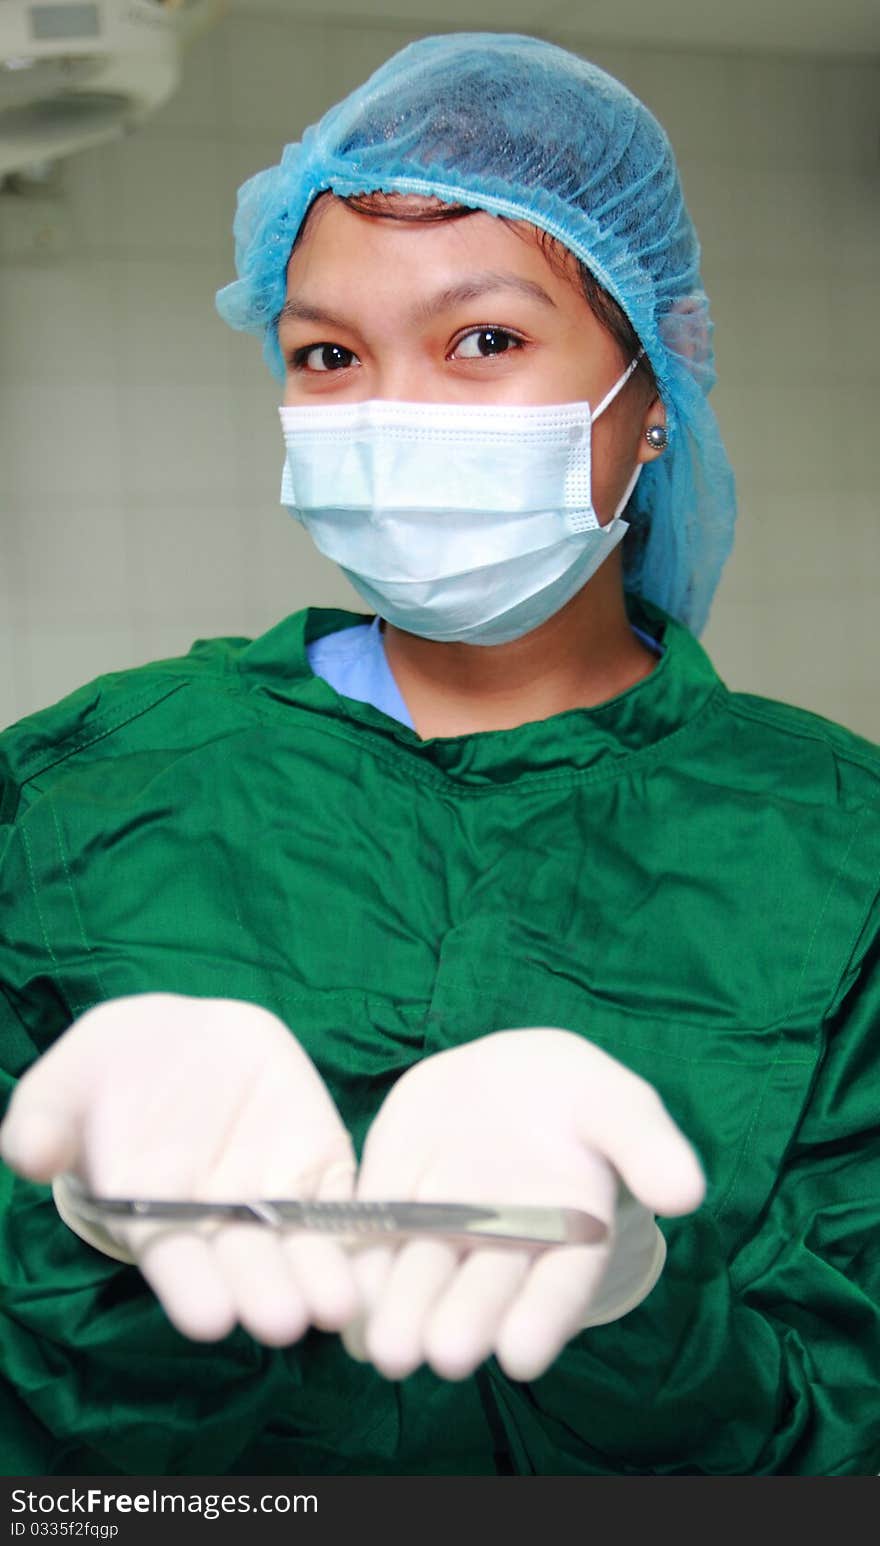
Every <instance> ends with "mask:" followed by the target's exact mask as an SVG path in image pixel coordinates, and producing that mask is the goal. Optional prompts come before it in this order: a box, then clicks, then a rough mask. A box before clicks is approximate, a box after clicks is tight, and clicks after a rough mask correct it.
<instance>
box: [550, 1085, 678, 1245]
mask: <svg viewBox="0 0 880 1546" xmlns="http://www.w3.org/2000/svg"><path fill="white" fill-rule="evenodd" d="M578 1115H579V1118H580V1120H579V1123H578V1131H579V1136H580V1138H581V1141H582V1142H584V1143H586V1144H588V1145H589V1147H590V1148H592V1149H598V1150H599V1152H600V1153H601V1154H603V1155H604V1156H605V1158H606V1159H608V1160H609V1161H610V1162H611V1164H612V1165H613V1166H614V1168H615V1170H617V1171H618V1172H619V1173H620V1175H621V1177H622V1178H623V1180H624V1182H625V1183H626V1185H627V1187H628V1188H629V1190H630V1192H631V1193H632V1195H633V1196H634V1197H635V1198H637V1199H638V1201H639V1202H641V1203H644V1205H645V1207H646V1208H650V1210H651V1212H652V1213H659V1214H663V1215H669V1216H672V1217H674V1216H676V1215H678V1214H682V1213H692V1212H693V1211H694V1209H695V1208H698V1207H699V1206H700V1204H701V1202H702V1201H703V1198H704V1197H705V1195H706V1178H705V1176H704V1174H703V1167H702V1165H701V1164H700V1161H699V1158H698V1157H697V1152H696V1150H695V1149H694V1147H693V1146H692V1144H690V1143H689V1142H688V1140H687V1139H686V1138H685V1136H684V1134H683V1133H682V1132H681V1130H680V1129H679V1128H678V1127H677V1126H676V1125H675V1123H674V1122H673V1120H672V1118H671V1116H670V1115H669V1112H668V1111H667V1110H666V1107H665V1106H664V1104H663V1102H662V1100H661V1099H660V1096H659V1095H658V1094H657V1092H656V1090H655V1089H654V1088H653V1087H652V1086H651V1085H650V1084H647V1083H645V1082H644V1081H643V1080H639V1081H638V1082H637V1083H636V1084H635V1085H634V1086H633V1087H630V1088H628V1089H627V1091H626V1099H625V1101H608V1102H606V1103H604V1104H603V1105H602V1106H601V1107H599V1108H598V1109H597V1106H596V1104H595V1103H594V1102H593V1101H592V1100H590V1101H589V1102H588V1109H587V1110H586V1111H581V1112H579V1113H578Z"/></svg>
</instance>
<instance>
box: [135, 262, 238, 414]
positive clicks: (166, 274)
mask: <svg viewBox="0 0 880 1546" xmlns="http://www.w3.org/2000/svg"><path fill="white" fill-rule="evenodd" d="M223 277H224V274H223V268H222V265H221V264H220V263H219V262H218V261H217V260H216V259H214V258H211V259H210V260H207V261H193V259H192V257H183V256H180V257H178V258H176V259H175V258H170V259H164V260H163V259H160V258H158V257H156V258H138V257H136V256H131V257H126V258H123V259H121V260H120V261H119V262H118V263H117V264H116V265H115V270H114V276H113V279H114V282H113V286H112V296H111V297H110V305H109V307H108V310H110V312H111V315H112V320H113V337H114V344H115V350H116V379H117V380H118V382H119V384H120V390H122V391H124V390H125V389H126V388H127V386H128V384H129V383H130V384H131V385H132V386H134V385H137V386H140V387H142V388H147V387H162V386H163V385H165V384H166V383H168V382H174V384H175V385H177V386H202V385H204V384H205V383H212V384H213V385H215V386H217V385H223V384H225V383H226V382H227V381H228V380H229V372H230V358H231V351H230V330H229V328H228V327H227V326H226V324H225V323H224V322H223V321H222V320H221V318H220V317H219V316H218V315H217V311H216V308H215V306H214V294H215V291H216V290H217V288H218V285H219V284H220V283H221V282H222V280H223Z"/></svg>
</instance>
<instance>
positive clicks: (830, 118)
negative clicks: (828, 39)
mask: <svg viewBox="0 0 880 1546" xmlns="http://www.w3.org/2000/svg"><path fill="white" fill-rule="evenodd" d="M878 101H880V64H878V61H877V59H876V58H874V59H869V58H865V59H863V60H855V59H847V60H842V59H828V60H826V61H825V62H824V66H823V70H822V103H821V107H822V110H823V111H824V114H825V122H826V126H827V134H828V139H829V142H831V143H833V144H834V145H835V146H836V147H837V151H838V155H839V159H840V164H841V165H842V166H850V167H862V168H865V169H868V170H876V166H877V103H878Z"/></svg>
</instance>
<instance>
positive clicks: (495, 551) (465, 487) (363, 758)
mask: <svg viewBox="0 0 880 1546" xmlns="http://www.w3.org/2000/svg"><path fill="white" fill-rule="evenodd" d="M236 235H237V262H238V270H239V279H238V280H237V281H236V283H234V284H233V285H231V286H229V287H227V289H226V290H224V291H221V293H220V296H219V305H220V310H221V312H222V314H223V315H224V316H225V317H226V319H227V320H229V321H231V322H232V323H233V325H236V326H239V327H247V328H251V329H252V330H254V331H257V332H259V333H262V334H264V336H265V344H266V351H267V357H268V359H269V362H270V364H272V366H273V368H274V369H275V370H276V373H277V374H278V375H279V376H280V377H281V378H282V379H283V380H284V383H285V386H284V407H283V408H282V412H281V418H282V428H283V431H284V437H285V443H286V451H287V455H286V460H285V474H284V482H283V488H282V499H283V502H284V503H285V504H286V505H287V506H288V508H289V509H290V510H291V512H292V514H294V516H295V517H296V518H297V519H299V520H300V521H301V522H302V523H303V525H304V526H305V527H306V529H307V530H308V531H309V532H310V533H311V535H312V536H313V537H314V539H315V541H316V542H317V544H318V546H319V547H320V549H321V550H322V551H323V552H324V553H326V554H328V555H329V556H330V557H331V558H333V559H334V560H335V561H336V562H337V563H339V564H340V565H341V567H342V568H343V570H344V572H345V573H346V574H347V575H348V576H349V578H350V579H351V581H352V583H353V584H354V585H355V587H356V588H357V589H358V590H359V591H360V593H361V594H362V595H363V596H364V598H365V600H367V602H368V603H369V607H370V612H371V614H375V616H374V617H373V620H372V621H370V620H369V619H367V620H365V619H364V617H363V616H361V615H360V614H355V613H346V612H340V611H333V610H320V609H315V608H309V609H306V610H305V611H304V612H300V613H297V614H294V616H292V617H290V618H287V619H285V620H284V621H283V622H282V623H280V624H279V625H278V627H277V628H275V629H273V630H272V631H271V632H270V633H269V634H267V635H265V636H264V637H263V638H262V639H259V640H257V641H255V642H253V643H251V642H248V641H242V640H214V641H210V642H201V643H200V644H198V645H197V646H195V647H194V649H193V651H192V652H191V654H190V655H189V656H187V657H186V658H185V659H181V660H177V661H170V662H168V661H166V662H160V663H157V664H155V665H151V666H147V667H143V668H141V669H140V670H137V671H131V672H123V673H118V674H116V675H115V676H111V677H106V678H102V679H101V680H100V681H99V682H98V683H96V684H93V685H92V686H90V687H87V688H84V689H82V690H81V691H80V692H79V693H78V694H74V695H73V696H72V697H71V698H69V699H66V700H65V701H64V702H63V703H62V704H60V705H58V706H57V707H55V708H54V709H50V710H47V711H45V712H44V713H42V714H37V715H35V716H32V717H31V718H30V719H29V720H25V721H23V722H22V723H21V724H20V725H17V726H13V727H12V728H11V729H10V730H9V731H8V732H7V733H6V735H5V737H4V738H3V742H2V748H3V754H4V758H5V767H4V780H5V782H4V805H3V816H4V819H5V820H6V823H7V826H6V828H5V839H4V841H5V847H4V850H3V864H2V876H3V886H4V893H5V896H6V897H7V898H8V903H7V914H6V916H7V918H8V920H9V921H8V924H7V925H6V926H5V928H4V943H3V946H2V948H0V982H2V985H3V988H4V999H3V1003H4V1006H5V1013H6V1026H5V1030H6V1041H7V1044H8V1050H7V1053H6V1057H5V1059H4V1064H5V1067H6V1068H7V1069H8V1071H9V1075H10V1080H11V1079H13V1078H15V1077H16V1076H19V1075H21V1074H26V1076H25V1078H24V1079H22V1081H21V1084H20V1087H19V1090H18V1092H17V1094H16V1097H15V1100H14V1101H13V1104H12V1109H11V1111H10V1113H9V1115H8V1117H7V1119H6V1122H5V1124H4V1128H3V1152H4V1156H5V1158H6V1159H7V1161H8V1162H9V1165H10V1166H11V1167H12V1169H13V1170H15V1171H16V1172H17V1173H18V1176H19V1177H20V1178H25V1179H17V1180H14V1181H13V1179H12V1176H11V1174H9V1173H7V1174H8V1179H9V1185H10V1188H11V1196H10V1202H9V1207H8V1210H7V1217H6V1231H5V1242H6V1245H5V1249H6V1265H5V1268H4V1272H5V1276H6V1278H7V1282H8V1284H9V1287H8V1296H7V1299H8V1313H7V1318H6V1321H5V1324H4V1331H3V1335H4V1338H5V1352H4V1357H5V1361H6V1365H7V1368H8V1370H9V1371H10V1373H11V1376H12V1380H11V1386H12V1387H14V1389H13V1390H11V1393H10V1398H9V1399H10V1401H11V1402H12V1403H13V1405H12V1412H11V1417H10V1426H9V1433H10V1435H12V1434H14V1438H10V1440H9V1441H8V1443H9V1444H10V1445H11V1446H12V1449H11V1451H8V1455H9V1458H10V1459H11V1461H12V1463H11V1465H10V1468H11V1469H15V1470H18V1471H20V1472H24V1473H27V1472H29V1471H34V1470H36V1471H39V1472H43V1473H46V1472H51V1471H53V1470H54V1471H58V1472H62V1471H63V1472H65V1473H67V1474H79V1473H81V1472H89V1471H96V1472H104V1473H106V1472H109V1471H113V1470H119V1471H122V1472H139V1473H141V1474H146V1473H159V1474H185V1473H187V1472H189V1473H196V1472H202V1473H208V1474H219V1473H226V1474H234V1473H236V1472H238V1473H240V1474H241V1473H252V1474H274V1473H285V1472H289V1473H297V1472H298V1473H311V1474H315V1473H320V1472H339V1473H357V1472H376V1471H385V1472H392V1473H403V1472H408V1471H409V1472H417V1473H422V1474H424V1473H430V1472H438V1473H444V1472H445V1473H453V1472H454V1473H458V1474H462V1473H466V1472H474V1473H478V1474H484V1473H492V1472H519V1473H530V1472H531V1473H535V1472H536V1473H540V1474H559V1473H566V1472H572V1473H583V1474H709V1475H720V1474H731V1473H732V1474H751V1475H756V1474H800V1475H816V1474H840V1475H845V1474H858V1473H860V1472H872V1473H873V1472H876V1471H877V1470H878V1468H880V1403H878V1400H877V1395H876V1391H877V1383H878V1382H877V1375H878V1367H880V1283H878V1266H877V1259H878V1252H877V1248H876V1245H875V1244H874V1222H875V1218H876V1202H875V1199H876V1196H877V1195H878V1184H880V1164H878V1142H877V1126H876V1117H875V1115H874V1105H873V1102H872V1099H871V1096H870V1085H869V1080H870V1071H871V1065H872V1059H871V1048H870V1042H869V1035H870V1030H871V1027H872V1025H873V1024H874V1023H876V1018H877V1009H878V1001H880V983H878V968H877V933H878V916H880V914H878V899H877V851H878V823H877V814H876V811H877V791H878V781H877V774H878V759H877V754H876V752H875V750H874V749H872V748H871V747H870V746H869V745H867V744H866V743H864V742H862V741H860V740H858V738H857V737H855V736H853V735H851V734H850V733H848V732H847V731H845V730H843V729H840V728H839V727H836V726H833V725H830V724H828V723H827V722H825V721H822V720H820V719H818V718H817V717H815V716H812V715H810V714H807V713H804V712H803V711H800V710H795V709H792V708H788V707H786V706H784V705H779V704H775V703H771V702H768V701H767V700H763V699H758V698H754V697H751V696H748V695H743V694H732V693H729V692H728V691H727V690H726V689H725V687H724V686H723V684H722V683H721V682H720V681H719V679H718V677H717V675H716V674H715V672H714V670H713V668H712V666H711V664H710V662H709V661H708V659H707V657H706V656H705V654H704V652H703V651H702V650H701V648H700V646H699V645H698V643H697V642H696V637H695V635H696V634H697V633H698V632H699V630H700V628H701V627H702V625H703V622H704V620H705V617H706V613H707V611H708V607H709V604H710V601H711V597H712V594H713V591H714V588H715V585H716V583H717V580H718V576H719V573H720V570H721V567H722V564H723V561H724V558H725V556H726V554H727V551H728V549H729V546H730V538H731V527H732V521H733V495H732V483H731V478H730V475H729V470H728V467H727V462H726V458H725V456H724V451H723V447H722V445H721V442H720V438H719V436H718V432H717V428H716V426H715V421H714V418H713V416H712V413H711V410H710V409H709V407H708V405H707V402H706V392H707V391H708V388H709V386H710V385H711V382H712V365H711V351H710V344H709V323H708V313H707V306H706V300H705V296H704V295H703V293H702V290H701V288H700V284H699V275H698V249H697V244H696V238H695V236H694V233H693V229H692V226H691V224H690V221H689V218H688V216H687V213H686V210H685V208H684V205H683V202H682V199H681V193H680V189H679V185H678V180H677V176H676V172H675V167H674V162H673V159H672V155H671V151H670V150H669V147H668V143H667V142H666V140H665V137H664V136H663V134H662V131H661V130H660V129H659V127H658V126H657V125H656V123H655V122H654V120H653V119H652V118H651V117H650V115H649V114H648V113H647V112H646V111H645V109H644V108H643V107H642V106H641V105H640V104H639V103H637V102H636V101H635V99H634V98H633V97H632V96H631V95H630V94H629V93H628V92H627V91H626V90H625V89H624V88H623V87H621V86H620V85H619V84H618V83H617V82H614V81H612V80H611V79H610V78H609V77H607V76H606V75H604V74H603V73H602V72H601V71H598V70H596V69H595V68H593V67H592V66H590V65H588V64H586V63H585V62H584V61H582V60H580V59H578V58H576V57H575V56H573V55H571V54H568V53H566V52H565V51H564V50H562V49H558V48H556V47H554V46H553V45H550V44H547V43H544V42H541V41H539V40H537V39H532V38H525V37H517V36H506V35H492V34H487V35H484V34H472V35H469V34H462V35H452V36H445V37H439V38H426V39H422V40H421V41H420V42H418V43H416V44H413V45H411V46H410V47H409V48H407V49H404V50H403V51H402V53H401V54H399V55H397V56H395V58H393V59H391V60H390V61H389V62H388V63H387V64H386V65H385V66H383V67H382V69H381V70H379V71H378V72H377V73H376V75H375V76H373V77H372V78H371V80H370V81H368V82H367V83H366V84H365V85H364V86H363V87H362V88H360V89H359V90H358V91H357V92H355V93H354V94H353V95H352V96H351V97H350V98H348V99H347V100H346V101H344V102H342V103H340V104H338V105H337V106H336V107H334V108H333V109H331V111H330V112H329V113H328V114H327V115H326V116H325V118H324V119H323V120H322V121H321V123H320V124H318V125H316V126H315V127H313V128H312V129H309V130H308V131H307V132H306V134H305V135H304V137H303V140H302V143H301V144H298V145H295V146H288V147H287V149H286V150H285V152H284V156H283V157H282V161H281V163H280V166H279V167H276V168H272V169H271V170H269V171H267V172H264V173H261V174H259V176H257V177H256V178H254V179H252V180H251V181H250V182H249V183H247V184H246V185H245V187H244V188H243V189H242V191H241V195H240V205H239V213H238V217H237V222H236ZM41 1054H44V1055H43V1056H41ZM26 1071H27V1072H26ZM692 1146H693V1147H692ZM697 1154H699V1160H698V1159H697ZM71 1173H72V1174H73V1176H74V1181H73V1182H71V1180H70V1179H69V1176H70V1174H71ZM77 1176H78V1177H79V1178H80V1180H85V1181H86V1182H87V1183H88V1184H89V1185H90V1186H91V1187H92V1189H93V1190H94V1191H95V1192H97V1193H99V1194H101V1195H104V1196H113V1195H123V1196H125V1195H128V1196H140V1197H144V1196H147V1197H155V1198H162V1197H165V1198H175V1197H176V1198H181V1197H183V1198H193V1199H196V1200H202V1201H204V1200H208V1199H212V1198H213V1199H237V1198H242V1197H253V1196H255V1195H256V1196H258V1197H285V1196H287V1197H291V1196H293V1197H295V1196H314V1197H318V1198H324V1199H327V1198H337V1199H345V1198H348V1197H351V1196H352V1195H354V1196H356V1197H357V1198H359V1199H362V1200H367V1199H380V1200H381V1199H387V1198H397V1199H415V1200H420V1201H456V1200H457V1201H464V1202H470V1201H476V1202H481V1203H487V1202H488V1203H491V1202H498V1203H522V1204H533V1203H539V1204H555V1205H559V1206H567V1207H572V1208H579V1209H583V1210H586V1211H587V1212H590V1213H592V1214H593V1215H594V1216H596V1217H597V1218H598V1219H599V1221H600V1224H604V1225H605V1226H606V1229H607V1234H606V1237H605V1238H604V1239H603V1240H602V1241H600V1242H597V1243H593V1244H582V1245H565V1246H560V1247H558V1248H555V1249H550V1250H547V1251H546V1252H540V1253H537V1254H531V1253H529V1252H528V1251H524V1250H504V1249H501V1248H498V1249H495V1250H489V1249H487V1248H485V1247H481V1248H479V1249H474V1250H472V1251H469V1252H468V1251H465V1250H463V1249H462V1248H461V1247H460V1246H456V1245H455V1244H453V1243H452V1242H450V1241H447V1240H443V1239H439V1240H438V1239H425V1238H415V1239H412V1240H409V1241H407V1242H405V1243H403V1244H402V1245H399V1246H396V1247H394V1248H391V1247H388V1246H376V1245H372V1246H371V1247H370V1248H368V1249H363V1250H360V1251H357V1250H352V1249H350V1248H347V1247H346V1245H345V1242H343V1241H334V1240H328V1239H326V1238H324V1239H320V1238H315V1237H309V1236H302V1235H297V1236H292V1237H291V1236H289V1235H276V1234H273V1232H272V1231H270V1230H267V1229H265V1228H261V1227H260V1226H256V1225H255V1226H252V1227H248V1226H243V1225H238V1226H227V1227H225V1228H220V1229H215V1230H214V1232H213V1233H199V1232H198V1231H184V1230H182V1229H180V1228H171V1229H167V1228H166V1229H165V1230H162V1228H161V1227H160V1226H157V1225H155V1224H153V1225H150V1224H144V1223H141V1224H139V1225H138V1226H137V1227H136V1228H135V1227H134V1226H131V1225H120V1224H119V1223H118V1222H117V1223H116V1224H114V1223H113V1221H112V1220H107V1219H105V1220H104V1224H103V1226H101V1225H100V1224H99V1225H96V1224H95V1222H94V1219H93V1218H90V1217H89V1216H88V1215H87V1210H84V1208H83V1205H82V1202H81V1200H78V1197H77V1192H76V1186H75V1178H76V1177H77ZM704 1178H705V1179H704ZM50 1180H51V1181H54V1183H55V1186H54V1195H55V1200H56V1202H57V1207H58V1210H60V1213H61V1216H62V1219H64V1220H66V1221H67V1224H69V1225H70V1228H67V1227H66V1224H65V1223H63V1222H62V1221H61V1219H59V1217H58V1213H57V1212H56V1210H55V1206H54V1204H53V1202H52V1200H51V1199H50V1196H49V1194H48V1193H47V1191H46V1190H45V1187H44V1186H42V1185H40V1183H45V1182H47V1181H50ZM655 1216H658V1217H659V1223H658V1222H655ZM89 1242H91V1243H89ZM132 1262H136V1263H137V1264H138V1265H139V1267H140V1269H141V1274H142V1276H141V1275H139V1274H138V1273H137V1272H135V1271H133V1270H132V1268H131V1265H130V1264H131V1263H132ZM126 1263H127V1264H128V1265H126ZM144 1280H146V1282H145V1281H144ZM163 1306H164V1309H165V1310H167V1312H168V1316H169V1317H170V1318H171V1321H172V1322H173V1325H171V1324H169V1321H168V1320H167V1319H166V1318H165V1315H164V1313H163V1309H162V1308H161V1307H163ZM175 1328H176V1329H175ZM308 1328H311V1329H308ZM340 1333H341V1335H340ZM221 1339H222V1340H221ZM200 1343H201V1344H203V1345H198V1344H200ZM205 1344H206V1345H205ZM218 1344H219V1345H218ZM49 1371H51V1379H49V1378H47V1373H48V1372H49Z"/></svg>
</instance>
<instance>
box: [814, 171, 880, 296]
mask: <svg viewBox="0 0 880 1546" xmlns="http://www.w3.org/2000/svg"><path fill="white" fill-rule="evenodd" d="M825 218H826V221H827V224H828V230H829V243H830V247H831V252H832V255H833V271H834V277H835V280H836V281H837V282H838V283H843V284H849V283H850V282H851V281H852V280H854V279H855V280H860V281H861V280H868V281H869V282H870V281H871V280H873V281H874V283H875V285H876V280H877V251H878V245H880V200H878V198H877V167H876V163H875V164H874V165H873V166H869V167H858V166H853V167H852V168H851V169H850V168H846V169H843V170H841V171H840V173H839V174H838V175H837V176H836V177H835V178H834V179H833V181H832V183H831V185H830V187H829V190H828V198H827V201H826V216H825ZM874 310H875V312H876V303H875V307H874Z"/></svg>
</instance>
